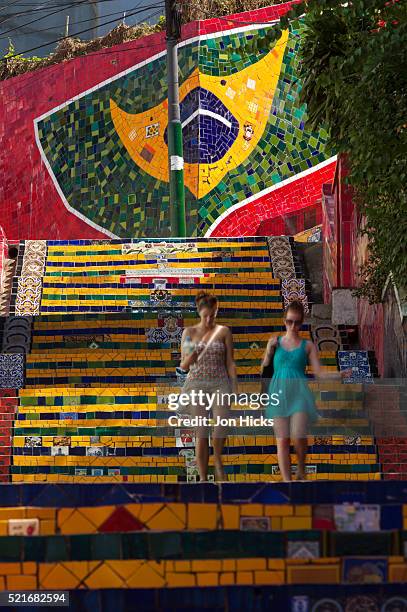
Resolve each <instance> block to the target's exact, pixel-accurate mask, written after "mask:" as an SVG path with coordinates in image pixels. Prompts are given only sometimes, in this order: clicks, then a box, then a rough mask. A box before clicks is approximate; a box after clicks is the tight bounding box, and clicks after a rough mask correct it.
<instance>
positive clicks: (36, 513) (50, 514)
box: [25, 508, 56, 519]
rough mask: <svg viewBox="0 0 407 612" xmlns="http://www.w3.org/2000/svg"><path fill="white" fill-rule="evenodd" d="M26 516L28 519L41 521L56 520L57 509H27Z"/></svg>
mask: <svg viewBox="0 0 407 612" xmlns="http://www.w3.org/2000/svg"><path fill="white" fill-rule="evenodd" d="M25 515H26V517H27V518H39V519H55V516H56V509H55V508H26V509H25Z"/></svg>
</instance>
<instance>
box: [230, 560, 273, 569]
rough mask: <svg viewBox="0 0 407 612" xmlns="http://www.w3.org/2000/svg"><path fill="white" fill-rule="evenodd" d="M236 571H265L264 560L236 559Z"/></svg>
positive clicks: (265, 564) (265, 563)
mask: <svg viewBox="0 0 407 612" xmlns="http://www.w3.org/2000/svg"><path fill="white" fill-rule="evenodd" d="M236 564H237V570H238V571H242V570H249V571H250V570H265V569H267V560H266V559H259V558H256V559H236Z"/></svg>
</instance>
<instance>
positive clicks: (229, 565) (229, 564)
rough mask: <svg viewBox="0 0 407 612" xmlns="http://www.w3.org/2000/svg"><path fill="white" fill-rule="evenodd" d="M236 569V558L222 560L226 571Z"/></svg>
mask: <svg viewBox="0 0 407 612" xmlns="http://www.w3.org/2000/svg"><path fill="white" fill-rule="evenodd" d="M235 569H236V561H235V559H223V560H222V570H223V571H224V572H234V571H235Z"/></svg>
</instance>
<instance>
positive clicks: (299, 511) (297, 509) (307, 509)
mask: <svg viewBox="0 0 407 612" xmlns="http://www.w3.org/2000/svg"><path fill="white" fill-rule="evenodd" d="M294 513H295V515H296V516H312V508H311V506H306V505H304V506H303V505H298V506H294Z"/></svg>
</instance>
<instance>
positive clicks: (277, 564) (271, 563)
mask: <svg viewBox="0 0 407 612" xmlns="http://www.w3.org/2000/svg"><path fill="white" fill-rule="evenodd" d="M267 564H268V568H269V569H270V570H284V569H285V559H267Z"/></svg>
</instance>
